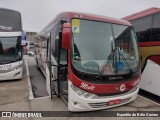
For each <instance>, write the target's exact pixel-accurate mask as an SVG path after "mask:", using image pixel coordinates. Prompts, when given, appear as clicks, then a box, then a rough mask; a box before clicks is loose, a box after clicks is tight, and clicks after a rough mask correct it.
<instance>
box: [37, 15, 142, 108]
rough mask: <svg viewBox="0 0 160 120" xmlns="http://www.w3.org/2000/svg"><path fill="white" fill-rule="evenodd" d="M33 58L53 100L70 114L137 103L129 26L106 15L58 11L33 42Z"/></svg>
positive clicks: (135, 52) (136, 70)
mask: <svg viewBox="0 0 160 120" xmlns="http://www.w3.org/2000/svg"><path fill="white" fill-rule="evenodd" d="M35 60H36V62H37V65H38V67H39V68H40V69H41V70H42V72H43V73H44V75H45V76H46V85H47V91H48V93H49V95H50V96H51V98H53V95H57V96H59V97H60V98H62V100H64V101H65V103H67V104H68V109H69V111H92V110H100V109H106V108H111V107H116V106H120V105H124V104H126V103H129V102H131V101H133V100H134V99H135V98H136V96H137V93H138V90H139V81H140V75H141V71H140V70H141V68H140V57H139V49H138V44H137V39H136V37H135V33H134V32H133V27H132V26H131V24H130V23H129V22H127V21H124V20H119V19H114V18H110V17H105V16H99V15H93V14H87V13H78V12H64V13H60V14H59V15H58V16H57V17H56V18H55V19H54V20H53V21H52V22H51V23H49V24H48V25H47V26H46V27H45V28H44V29H43V30H42V31H41V32H39V33H38V34H37V35H36V38H35Z"/></svg>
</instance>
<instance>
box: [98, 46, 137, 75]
mask: <svg viewBox="0 0 160 120" xmlns="http://www.w3.org/2000/svg"><path fill="white" fill-rule="evenodd" d="M117 53H118V57H117ZM111 56H112V57H113V58H115V59H113V64H114V65H115V68H116V74H118V71H119V69H118V67H117V60H118V59H119V61H120V56H122V59H123V61H124V62H125V64H126V65H127V66H128V68H129V71H130V73H131V74H132V75H134V72H133V70H132V68H131V66H130V65H129V64H128V62H127V60H126V58H125V57H124V55H123V54H121V53H120V51H119V50H118V49H117V50H116V51H115V50H114V51H113V52H111V53H110V54H109V56H108V57H107V59H106V60H105V64H103V67H102V69H101V71H100V72H99V74H98V75H97V76H96V78H101V75H102V74H103V72H104V70H105V69H104V68H105V66H106V65H108V64H109V60H110V57H111Z"/></svg>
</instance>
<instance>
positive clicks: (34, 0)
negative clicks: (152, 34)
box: [0, 0, 160, 32]
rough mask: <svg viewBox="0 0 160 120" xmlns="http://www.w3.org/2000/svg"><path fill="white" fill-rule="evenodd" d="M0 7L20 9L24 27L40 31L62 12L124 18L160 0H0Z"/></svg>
mask: <svg viewBox="0 0 160 120" xmlns="http://www.w3.org/2000/svg"><path fill="white" fill-rule="evenodd" d="M0 7H2V8H10V9H14V10H18V11H19V12H21V14H22V23H23V29H24V30H26V31H32V32H39V31H40V30H41V29H42V28H43V27H45V26H46V25H47V24H48V23H49V22H50V21H51V20H52V19H54V17H55V16H56V15H57V14H58V13H60V12H64V11H78V12H87V13H94V14H100V15H105V16H110V17H115V18H122V17H124V16H127V15H130V14H132V13H135V12H138V11H141V10H144V9H147V8H150V7H160V0H0Z"/></svg>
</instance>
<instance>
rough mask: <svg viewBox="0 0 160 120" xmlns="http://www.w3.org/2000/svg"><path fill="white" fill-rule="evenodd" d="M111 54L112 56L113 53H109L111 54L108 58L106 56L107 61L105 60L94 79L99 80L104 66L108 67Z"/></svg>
mask: <svg viewBox="0 0 160 120" xmlns="http://www.w3.org/2000/svg"><path fill="white" fill-rule="evenodd" d="M112 54H113V55H114V52H111V53H110V54H109V56H108V57H107V59H106V60H105V63H104V64H103V66H102V69H101V71H100V72H99V74H98V75H97V76H96V78H100V77H101V75H102V74H103V72H104V68H105V66H106V65H108V63H109V60H110V57H111V55H112Z"/></svg>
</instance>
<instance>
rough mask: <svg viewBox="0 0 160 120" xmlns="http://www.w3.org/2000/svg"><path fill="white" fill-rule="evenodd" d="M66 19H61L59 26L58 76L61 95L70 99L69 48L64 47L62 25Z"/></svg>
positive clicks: (57, 38) (57, 34)
mask: <svg viewBox="0 0 160 120" xmlns="http://www.w3.org/2000/svg"><path fill="white" fill-rule="evenodd" d="M63 23H64V21H60V22H59V23H58V26H57V31H56V40H57V42H58V43H57V44H58V64H59V68H58V76H59V80H60V81H59V87H60V88H59V91H60V96H61V97H63V98H64V99H65V100H66V101H67V99H68V81H67V80H68V79H67V50H66V49H63V48H62V26H63Z"/></svg>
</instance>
